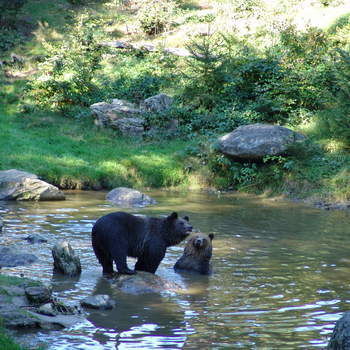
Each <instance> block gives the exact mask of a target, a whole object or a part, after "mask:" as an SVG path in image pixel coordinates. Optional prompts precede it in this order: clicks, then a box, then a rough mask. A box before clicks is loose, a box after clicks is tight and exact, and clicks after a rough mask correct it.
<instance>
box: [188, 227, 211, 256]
mask: <svg viewBox="0 0 350 350" xmlns="http://www.w3.org/2000/svg"><path fill="white" fill-rule="evenodd" d="M213 238H214V235H213V234H212V233H210V234H209V235H206V234H204V233H201V232H196V233H194V234H193V235H192V236H191V237H190V239H189V240H188V242H187V244H186V247H185V251H184V253H185V255H188V256H189V255H191V256H197V257H198V258H199V259H203V260H206V259H210V258H211V255H212V250H213V245H212V240H213Z"/></svg>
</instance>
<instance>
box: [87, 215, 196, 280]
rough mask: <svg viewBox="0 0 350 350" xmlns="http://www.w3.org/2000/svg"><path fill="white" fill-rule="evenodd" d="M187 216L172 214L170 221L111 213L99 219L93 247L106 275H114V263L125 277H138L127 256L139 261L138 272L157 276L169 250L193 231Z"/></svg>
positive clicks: (137, 263)
mask: <svg viewBox="0 0 350 350" xmlns="http://www.w3.org/2000/svg"><path fill="white" fill-rule="evenodd" d="M188 221H189V219H188V217H187V216H185V217H184V218H182V219H181V218H178V215H177V213H175V212H174V213H172V214H171V215H169V216H168V217H166V218H154V217H148V216H138V215H132V214H128V213H124V212H116V213H111V214H108V215H105V216H102V217H101V218H99V219H98V220H97V221H96V223H95V225H94V226H93V228H92V237H91V238H92V247H93V248H94V252H95V254H96V257H97V259H98V261H99V262H100V264H101V265H102V267H103V273H104V274H112V273H113V272H114V271H113V261H114V262H115V264H116V267H117V270H118V272H119V273H122V274H129V275H131V274H134V273H135V271H134V270H131V269H129V268H128V266H127V263H126V258H127V256H131V257H134V258H138V260H137V262H136V265H135V270H140V271H147V272H151V273H155V272H156V270H157V268H158V266H159V264H160V262H161V261H162V259H163V258H164V255H165V252H166V248H167V247H170V246H172V245H176V244H178V243H180V242H181V241H182V240H184V239H185V238H186V237H187V236H188V235H189V233H190V232H191V231H192V226H191V225H190V224H189V222H188Z"/></svg>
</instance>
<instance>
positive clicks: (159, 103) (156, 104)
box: [142, 94, 173, 113]
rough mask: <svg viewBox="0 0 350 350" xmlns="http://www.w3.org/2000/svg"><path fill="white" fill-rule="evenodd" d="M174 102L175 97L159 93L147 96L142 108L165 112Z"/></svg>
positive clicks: (149, 110)
mask: <svg viewBox="0 0 350 350" xmlns="http://www.w3.org/2000/svg"><path fill="white" fill-rule="evenodd" d="M172 103H173V98H172V97H170V96H168V95H166V94H158V95H155V96H152V97H149V98H146V99H145V100H144V101H143V103H142V108H144V109H145V110H146V111H148V112H156V113H159V112H164V111H166V110H168V109H169V108H170V107H171V105H172Z"/></svg>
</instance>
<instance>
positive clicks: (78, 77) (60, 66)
mask: <svg viewBox="0 0 350 350" xmlns="http://www.w3.org/2000/svg"><path fill="white" fill-rule="evenodd" d="M96 26H97V23H96V21H94V20H91V19H90V18H88V17H86V16H85V15H81V16H80V18H79V19H78V23H77V25H76V27H75V28H74V30H73V31H72V32H71V33H70V34H68V35H67V37H66V38H65V41H64V42H63V43H58V44H56V43H55V42H45V48H46V50H47V53H48V57H47V59H46V60H45V61H44V62H43V63H41V64H40V65H39V67H40V73H39V76H38V77H37V78H36V79H35V80H33V81H32V82H31V83H30V84H29V86H28V90H29V92H30V96H31V98H32V99H33V100H35V103H36V106H37V107H39V108H46V109H49V110H53V111H56V110H57V111H61V112H62V113H67V112H68V111H69V109H70V107H71V106H74V105H79V106H87V105H89V104H90V103H91V101H92V100H93V96H94V92H95V91H96V89H97V88H96V84H95V82H94V77H95V73H96V71H97V70H98V69H99V68H100V62H101V59H102V54H103V52H104V49H103V47H102V46H101V45H100V44H99V42H98V40H97V38H96V36H95V34H94V30H95V28H96Z"/></svg>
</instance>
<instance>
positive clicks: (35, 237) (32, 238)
mask: <svg viewBox="0 0 350 350" xmlns="http://www.w3.org/2000/svg"><path fill="white" fill-rule="evenodd" d="M23 239H24V240H25V241H28V242H29V243H32V244H34V243H46V242H47V239H46V238H45V237H42V236H40V235H35V234H33V235H28V236H27V237H26V238H23Z"/></svg>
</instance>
